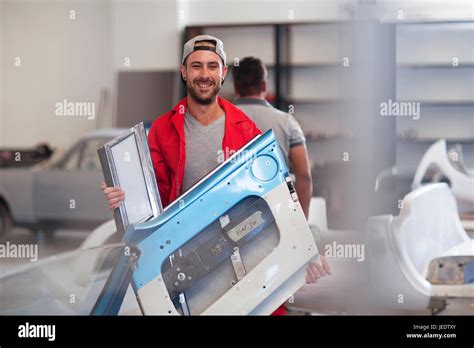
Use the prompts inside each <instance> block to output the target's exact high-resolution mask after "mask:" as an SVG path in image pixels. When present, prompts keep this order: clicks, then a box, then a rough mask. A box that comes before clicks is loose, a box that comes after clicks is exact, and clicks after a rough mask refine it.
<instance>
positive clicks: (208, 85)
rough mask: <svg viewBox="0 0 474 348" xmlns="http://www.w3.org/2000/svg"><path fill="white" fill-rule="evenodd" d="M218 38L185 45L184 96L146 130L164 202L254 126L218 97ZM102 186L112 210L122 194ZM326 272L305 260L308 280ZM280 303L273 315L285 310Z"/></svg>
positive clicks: (222, 64)
mask: <svg viewBox="0 0 474 348" xmlns="http://www.w3.org/2000/svg"><path fill="white" fill-rule="evenodd" d="M227 70H228V68H227V65H226V55H225V52H224V46H223V44H222V42H221V41H220V40H219V39H217V38H215V37H213V36H210V35H199V36H196V37H194V38H193V39H191V40H189V41H188V42H187V43H186V44H185V45H184V51H183V58H182V65H181V78H182V80H183V82H184V83H185V84H186V88H187V92H188V93H187V94H188V96H187V97H186V98H184V99H182V100H181V101H180V102H179V103H178V104H177V105H176V106H175V107H174V108H173V109H172V110H170V111H169V112H168V113H166V114H165V115H163V116H161V117H159V118H158V119H157V120H155V121H154V122H153V125H152V127H151V129H150V132H149V134H148V144H149V147H150V152H151V157H152V162H153V167H154V169H155V174H156V179H157V182H158V188H159V191H160V196H161V201H162V204H163V206H167V205H168V204H170V203H171V202H173V201H174V200H175V199H176V198H178V197H179V196H180V195H181V194H182V193H183V192H184V191H186V190H187V189H189V188H190V187H191V186H193V185H194V184H195V183H196V182H198V181H199V180H200V179H201V178H202V177H204V176H205V175H206V174H207V173H208V172H210V171H211V170H212V169H214V168H215V167H217V166H218V165H219V164H220V163H219V158H221V157H222V153H223V154H224V158H227V157H229V156H230V155H231V154H232V153H233V152H234V151H237V150H239V149H240V148H241V147H243V146H244V145H245V144H246V143H248V142H249V141H250V140H251V139H252V138H254V137H255V136H256V135H258V134H260V133H261V132H260V130H259V129H258V128H257V126H256V125H255V124H254V123H253V122H252V121H251V120H250V119H249V118H248V117H247V116H246V115H245V114H244V113H243V112H242V111H241V110H240V109H238V108H237V107H235V106H234V105H233V104H231V103H230V102H228V101H226V100H225V99H222V98H220V97H218V93H219V91H220V89H221V86H222V83H223V82H224V79H225V77H226V74H227ZM101 188H102V190H103V191H104V194H105V196H106V198H107V201H108V203H109V207H110V208H111V209H116V208H117V207H118V206H119V204H120V201H122V200H123V199H124V198H125V193H124V192H123V191H121V190H120V188H118V187H106V186H105V183H102V187H101ZM328 272H329V269H328V267H327V264H323V266H321V265H319V264H316V263H310V265H309V266H308V275H307V278H306V279H307V282H308V283H311V282H313V283H314V282H316V280H317V279H319V278H320V277H322V276H324V275H326V273H328ZM284 313H285V311H284V308H283V306H282V307H280V308H279V309H278V310H277V311H276V312H275V313H274V314H284Z"/></svg>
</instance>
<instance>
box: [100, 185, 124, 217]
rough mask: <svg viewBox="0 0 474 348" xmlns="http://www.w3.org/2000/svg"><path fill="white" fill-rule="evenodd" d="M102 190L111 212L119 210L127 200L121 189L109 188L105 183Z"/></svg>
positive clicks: (101, 187) (101, 186)
mask: <svg viewBox="0 0 474 348" xmlns="http://www.w3.org/2000/svg"><path fill="white" fill-rule="evenodd" d="M100 189H101V190H102V191H103V192H104V195H105V199H106V200H107V203H108V204H109V208H110V210H114V209H117V208H118V207H119V205H120V202H121V201H123V200H124V199H125V192H123V191H122V190H121V189H120V187H107V185H106V184H105V182H104V181H103V182H102V184H101V185H100Z"/></svg>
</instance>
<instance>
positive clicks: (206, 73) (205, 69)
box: [199, 66, 211, 78]
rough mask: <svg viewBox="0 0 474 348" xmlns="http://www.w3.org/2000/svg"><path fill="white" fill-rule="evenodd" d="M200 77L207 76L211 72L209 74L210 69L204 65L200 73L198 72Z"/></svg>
mask: <svg viewBox="0 0 474 348" xmlns="http://www.w3.org/2000/svg"><path fill="white" fill-rule="evenodd" d="M199 75H200V77H203V78H207V77H209V76H210V75H211V74H210V71H209V69H208V68H207V67H206V66H205V67H203V68H202V69H201V73H200V74H199Z"/></svg>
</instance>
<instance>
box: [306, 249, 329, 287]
mask: <svg viewBox="0 0 474 348" xmlns="http://www.w3.org/2000/svg"><path fill="white" fill-rule="evenodd" d="M320 258H321V264H322V265H321V264H319V263H316V262H310V263H309V265H308V268H307V272H308V274H307V275H306V284H311V283H316V281H317V280H318V279H319V278H321V277H324V276H325V275H326V274H329V275H331V270H330V268H329V264H328V261H327V260H326V257H325V256H323V255H320Z"/></svg>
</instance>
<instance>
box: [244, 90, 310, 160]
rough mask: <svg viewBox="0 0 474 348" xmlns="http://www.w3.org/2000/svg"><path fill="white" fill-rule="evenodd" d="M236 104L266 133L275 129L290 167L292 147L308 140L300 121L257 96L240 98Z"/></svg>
mask: <svg viewBox="0 0 474 348" xmlns="http://www.w3.org/2000/svg"><path fill="white" fill-rule="evenodd" d="M235 105H236V106H237V107H238V108H240V109H241V110H242V111H243V112H244V113H245V114H246V115H247V116H248V117H249V118H250V119H251V120H252V121H253V122H254V123H255V124H256V125H257V127H258V128H259V129H260V130H261V131H262V133H265V132H266V131H268V130H269V129H273V133H274V134H275V138H276V140H277V142H278V145H280V149H281V151H282V153H283V156H284V157H285V161H286V165H287V166H288V168H290V163H289V160H288V156H289V154H290V148H291V147H293V146H297V145H302V144H304V143H305V142H306V139H305V136H304V133H303V131H302V129H301V127H300V125H299V124H298V121H296V119H295V118H294V117H293V115H291V114H290V113H287V112H283V111H280V110H278V109H276V108H274V107H273V106H272V105H271V104H270V103H268V102H267V101H266V100H262V99H255V98H239V99H237V100H236V101H235Z"/></svg>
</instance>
